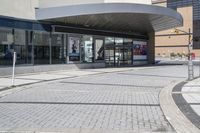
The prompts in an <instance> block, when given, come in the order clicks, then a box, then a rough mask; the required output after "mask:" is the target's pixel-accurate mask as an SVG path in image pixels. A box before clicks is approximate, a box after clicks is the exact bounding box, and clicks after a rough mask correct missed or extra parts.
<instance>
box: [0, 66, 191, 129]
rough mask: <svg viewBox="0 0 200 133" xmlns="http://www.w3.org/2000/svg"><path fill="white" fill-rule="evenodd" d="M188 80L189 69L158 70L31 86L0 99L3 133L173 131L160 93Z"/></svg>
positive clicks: (67, 79) (164, 68)
mask: <svg viewBox="0 0 200 133" xmlns="http://www.w3.org/2000/svg"><path fill="white" fill-rule="evenodd" d="M84 71H89V70H84ZM91 71H93V72H96V71H98V69H96V70H95V69H94V70H91ZM63 74H64V73H63ZM80 75H81V74H80ZM186 77H187V67H186V66H157V67H153V68H148V67H147V68H144V69H140V70H134V69H133V70H127V71H119V72H112V73H101V74H94V75H87V76H80V77H71V78H70V77H69V78H66V79H62V80H57V81H49V82H43V83H37V84H33V85H27V86H24V87H21V88H23V89H22V90H21V91H16V92H14V93H12V94H9V95H6V96H4V97H1V98H0V130H1V131H11V130H12V131H29V130H31V131H36V130H43V129H44V130H46V131H51V130H58V131H59V130H61V129H64V130H66V131H67V130H69V129H78V131H81V129H88V130H92V129H93V130H97V131H104V130H105V131H133V132H145V131H148V132H153V131H160V132H165V131H169V132H173V131H174V130H173V128H172V127H171V126H170V124H169V123H168V121H167V120H166V119H165V117H164V115H163V112H162V110H161V108H160V104H159V92H160V90H161V89H162V88H163V87H165V86H167V85H168V84H170V83H171V82H173V81H177V80H180V79H184V78H186ZM79 129H80V130H79ZM74 131H75V130H74Z"/></svg>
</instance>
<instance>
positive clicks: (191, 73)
mask: <svg viewBox="0 0 200 133" xmlns="http://www.w3.org/2000/svg"><path fill="white" fill-rule="evenodd" d="M174 32H175V33H176V34H179V32H182V33H185V34H186V35H188V80H192V79H193V78H194V68H193V62H192V57H191V50H192V39H191V38H192V37H191V34H192V33H191V29H190V28H189V31H188V32H186V31H184V30H180V29H176V28H175V30H174Z"/></svg>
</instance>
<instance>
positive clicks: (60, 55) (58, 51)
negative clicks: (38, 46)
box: [51, 34, 64, 64]
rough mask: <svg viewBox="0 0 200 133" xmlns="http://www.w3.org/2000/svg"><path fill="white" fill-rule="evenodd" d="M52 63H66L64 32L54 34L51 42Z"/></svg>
mask: <svg viewBox="0 0 200 133" xmlns="http://www.w3.org/2000/svg"><path fill="white" fill-rule="evenodd" d="M51 55H52V56H51V57H52V64H61V63H64V45H63V37H62V34H53V35H52V42H51Z"/></svg>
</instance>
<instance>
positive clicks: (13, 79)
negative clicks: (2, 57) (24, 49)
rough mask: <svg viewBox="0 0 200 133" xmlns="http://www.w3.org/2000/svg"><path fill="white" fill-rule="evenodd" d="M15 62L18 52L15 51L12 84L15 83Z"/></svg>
mask: <svg viewBox="0 0 200 133" xmlns="http://www.w3.org/2000/svg"><path fill="white" fill-rule="evenodd" d="M15 63H16V52H14V53H13V71H12V86H14V85H15Z"/></svg>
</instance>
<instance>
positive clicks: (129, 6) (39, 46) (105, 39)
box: [0, 0, 183, 70]
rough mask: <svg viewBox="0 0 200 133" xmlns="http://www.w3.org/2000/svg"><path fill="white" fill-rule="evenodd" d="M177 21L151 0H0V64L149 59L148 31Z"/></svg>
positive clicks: (110, 62) (97, 63)
mask: <svg viewBox="0 0 200 133" xmlns="http://www.w3.org/2000/svg"><path fill="white" fill-rule="evenodd" d="M182 22H183V19H182V16H181V15H180V14H179V13H178V12H176V11H174V10H172V9H169V8H166V7H161V6H155V5H152V2H151V0H73V1H71V0H1V1H0V66H1V67H8V66H11V65H12V58H13V52H14V51H15V52H16V53H17V62H16V64H17V65H18V66H29V67H35V66H40V68H41V66H46V68H50V67H51V68H52V69H53V67H52V66H54V67H55V69H56V67H58V66H63V68H66V66H70V65H71V66H78V67H80V68H82V67H84V68H86V67H119V66H134V65H144V64H153V63H154V56H155V55H154V54H155V39H154V38H155V34H154V33H155V32H156V31H162V30H166V29H169V28H173V27H178V26H181V25H182ZM49 64H52V65H49ZM53 64H56V65H53ZM66 64H67V65H66ZM46 68H45V70H46ZM60 68H62V67H60Z"/></svg>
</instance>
